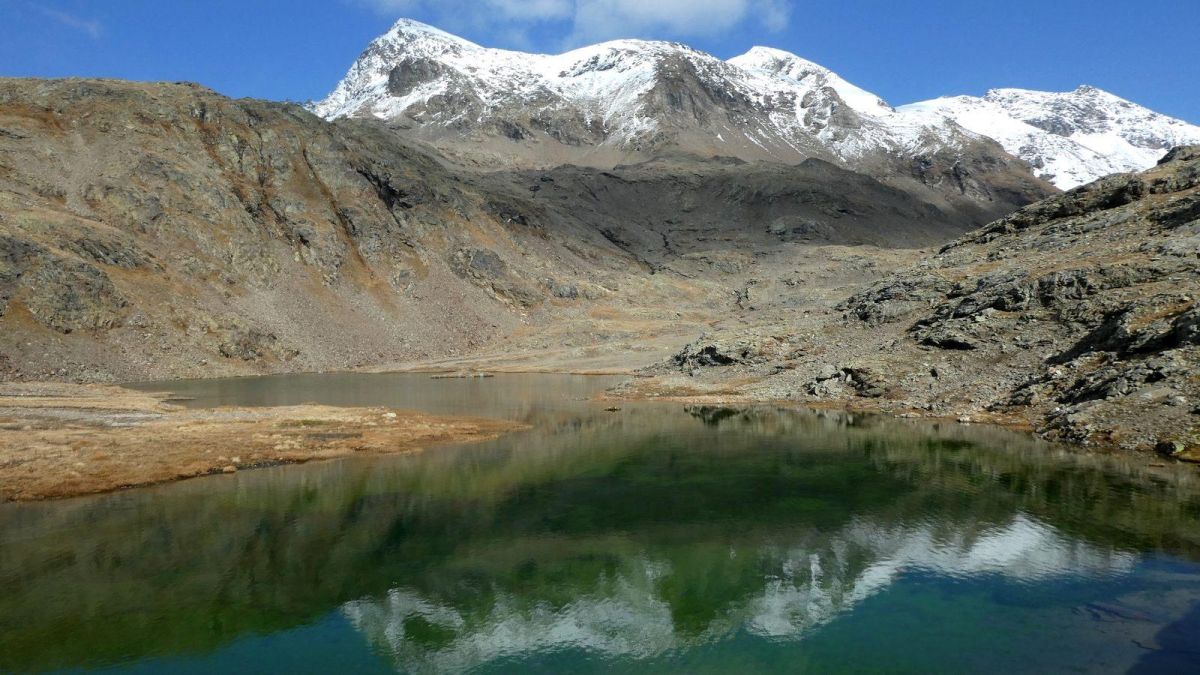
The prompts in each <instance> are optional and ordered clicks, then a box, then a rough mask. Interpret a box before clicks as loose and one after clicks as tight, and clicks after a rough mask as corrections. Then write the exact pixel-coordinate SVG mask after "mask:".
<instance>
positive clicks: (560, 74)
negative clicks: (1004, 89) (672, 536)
mask: <svg viewBox="0 0 1200 675" xmlns="http://www.w3.org/2000/svg"><path fill="white" fill-rule="evenodd" d="M312 109H313V110H314V111H315V112H317V113H318V114H320V115H321V116H323V117H325V118H327V119H337V118H344V117H358V118H364V117H365V118H374V119H380V120H384V121H386V122H387V123H388V124H389V126H390V127H391V128H392V129H393V130H395V131H397V132H398V133H401V134H403V135H405V136H406V137H410V138H416V139H420V140H424V141H428V142H431V143H434V144H435V145H437V146H438V147H439V148H440V149H442V150H443V151H445V152H449V153H452V154H453V155H454V156H455V157H457V158H458V159H459V160H460V161H468V162H473V163H477V164H481V165H485V166H502V167H507V166H513V165H516V166H523V167H527V168H544V167H551V166H556V165H559V164H576V165H586V166H594V167H601V168H611V167H613V166H616V165H619V164H629V163H637V162H642V161H646V160H650V159H662V158H675V159H676V160H681V159H685V158H694V159H700V160H705V159H711V158H713V157H733V158H738V159H741V160H744V161H750V162H756V161H766V162H777V163H786V164H796V163H799V162H801V161H803V160H805V159H810V158H815V159H821V160H824V161H828V162H830V163H833V164H835V165H838V166H841V167H843V168H848V169H852V170H855V171H859V172H863V173H867V174H869V175H871V176H873V177H875V178H878V179H880V180H883V181H885V182H888V183H890V184H894V185H896V186H898V187H901V188H902V189H906V190H922V191H925V192H928V193H930V194H931V195H936V196H937V197H936V198H940V199H947V198H951V199H957V200H958V201H960V202H973V203H975V204H983V205H985V207H987V205H989V204H992V203H995V202H1010V201H1011V200H1012V195H1013V194H1015V193H1020V194H1026V195H1028V194H1033V193H1035V192H1041V193H1042V194H1046V193H1047V191H1048V186H1046V185H1043V184H1040V182H1039V181H1038V180H1036V179H1034V178H1033V177H1032V176H1031V175H1030V173H1029V170H1028V167H1027V166H1026V165H1024V164H1023V163H1022V162H1020V161H1016V160H1014V159H1013V158H1012V156H1010V155H1009V154H1008V153H1007V152H1005V151H1004V150H1003V149H1002V148H1001V147H1000V146H999V145H998V144H996V143H995V142H994V141H992V140H991V139H988V138H985V137H983V136H980V135H978V134H975V133H972V132H969V131H966V130H965V129H963V128H962V127H961V126H959V125H958V124H957V123H956V122H954V121H953V120H951V119H949V118H948V117H947V116H945V115H940V114H934V115H930V114H926V113H925V112H923V111H918V112H907V111H903V110H897V109H894V108H892V107H891V106H889V105H888V104H887V103H885V102H884V101H883V100H882V99H880V98H879V97H877V96H875V95H873V94H870V93H869V92H866V91H864V90H862V89H860V88H858V87H856V86H854V85H852V84H850V83H849V82H847V81H846V80H844V79H842V78H841V77H839V76H838V75H837V74H835V73H833V72H831V71H829V70H828V69H826V68H823V67H821V66H819V65H817V64H815V63H812V62H809V61H806V60H804V59H802V58H800V57H798V56H795V55H794V54H789V53H787V52H783V51H779V50H774V49H767V48H763V47H756V48H754V49H752V50H751V51H749V52H748V53H746V54H744V55H742V56H739V57H736V58H733V59H730V60H729V61H722V60H721V59H718V58H716V57H714V56H712V55H710V54H706V53H704V52H700V51H697V50H694V49H691V48H689V47H687V46H685V45H681V44H677V43H666V42H647V41H638V40H618V41H614V42H606V43H603V44H599V45H594V46H591V47H585V48H582V49H578V50H575V51H571V52H567V53H565V54H560V55H542V54H526V53H519V52H510V51H504V50H499V49H488V48H485V47H481V46H479V45H476V44H474V43H471V42H468V41H466V40H464V39H462V38H459V37H456V36H453V35H450V34H448V33H445V32H443V31H440V30H438V29H436V28H433V27H431V26H427V25H424V24H421V23H418V22H414V21H410V20H401V21H399V22H397V23H396V24H395V26H393V27H392V29H391V30H390V31H388V32H387V33H386V34H384V35H382V36H380V37H379V38H377V39H376V40H374V41H373V42H372V43H371V44H370V45H369V46H368V47H367V49H366V51H364V52H363V54H362V55H361V56H360V57H359V58H358V60H357V61H356V62H355V63H354V65H353V66H352V67H351V68H350V71H349V72H348V73H347V75H346V77H345V79H343V80H342V81H341V82H340V83H339V84H338V85H337V87H336V88H335V89H334V91H333V92H332V93H331V94H330V95H329V96H328V97H327V98H326V99H325V100H323V101H321V102H319V103H316V104H315V105H314V106H313V108H312Z"/></svg>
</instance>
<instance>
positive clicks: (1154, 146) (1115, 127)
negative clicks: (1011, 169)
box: [902, 85, 1200, 189]
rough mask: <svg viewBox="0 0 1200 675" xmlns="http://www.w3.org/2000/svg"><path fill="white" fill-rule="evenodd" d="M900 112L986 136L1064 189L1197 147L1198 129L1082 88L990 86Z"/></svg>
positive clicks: (1101, 91)
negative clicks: (978, 93) (941, 118)
mask: <svg viewBox="0 0 1200 675" xmlns="http://www.w3.org/2000/svg"><path fill="white" fill-rule="evenodd" d="M902 110H907V111H910V112H920V113H923V114H941V115H945V116H946V117H948V118H950V119H953V120H954V121H956V122H957V123H959V124H961V125H962V126H963V127H965V128H967V129H970V130H972V131H974V132H976V133H979V134H984V135H987V136H990V137H992V138H994V139H996V140H997V141H998V142H999V143H1000V144H1001V145H1003V146H1004V148H1005V149H1006V150H1008V151H1009V152H1010V153H1012V154H1014V155H1016V156H1018V157H1020V158H1022V159H1024V160H1026V161H1028V162H1029V163H1030V164H1032V165H1033V166H1034V168H1035V170H1036V172H1037V174H1038V175H1039V176H1040V177H1041V178H1044V179H1046V180H1048V181H1050V182H1052V183H1054V184H1055V185H1057V186H1058V187H1060V188H1063V189H1069V188H1072V187H1075V186H1077V185H1082V184H1084V183H1089V182H1091V181H1093V180H1095V179H1097V178H1100V177H1103V176H1106V175H1108V174H1112V173H1121V172H1128V171H1141V170H1145V169H1147V168H1150V167H1151V166H1154V164H1155V163H1156V162H1157V161H1158V160H1159V159H1161V158H1162V156H1163V154H1164V153H1166V151H1167V150H1169V149H1170V148H1172V147H1175V146H1178V145H1187V144H1192V143H1197V142H1200V127H1197V126H1194V125H1191V124H1188V123H1187V122H1184V121H1182V120H1178V119H1174V118H1171V117H1167V116H1166V115H1162V114H1159V113H1156V112H1154V111H1152V110H1149V109H1147V108H1145V107H1143V106H1140V105H1137V104H1136V103H1132V102H1130V101H1127V100H1125V99H1123V98H1121V97H1119V96H1116V95H1115V94H1111V93H1109V92H1106V91H1104V90H1102V89H1097V88H1096V87H1092V86H1087V85H1084V86H1081V87H1079V88H1078V89H1075V90H1074V91H1069V92H1044V91H1031V90H1027V89H993V90H991V91H989V92H988V93H987V94H986V95H984V96H983V97H973V96H956V97H949V98H940V99H934V100H932V101H925V102H922V103H915V104H912V105H910V106H904V108H902Z"/></svg>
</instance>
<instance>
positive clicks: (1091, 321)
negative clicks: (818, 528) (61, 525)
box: [644, 146, 1200, 460]
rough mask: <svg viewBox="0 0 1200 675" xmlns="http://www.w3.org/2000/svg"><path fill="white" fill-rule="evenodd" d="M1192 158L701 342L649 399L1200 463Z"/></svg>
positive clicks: (1198, 197)
mask: <svg viewBox="0 0 1200 675" xmlns="http://www.w3.org/2000/svg"><path fill="white" fill-rule="evenodd" d="M1198 299H1200V146H1192V147H1182V148H1179V149H1176V150H1173V151H1171V152H1170V153H1169V154H1168V155H1167V156H1166V157H1165V158H1164V159H1163V160H1162V162H1161V164H1159V165H1158V166H1157V167H1155V168H1153V169H1151V170H1149V171H1146V172H1144V173H1140V174H1121V175H1116V176H1111V177H1108V178H1105V179H1103V180H1100V181H1097V182H1094V183H1091V184H1089V185H1086V186H1083V187H1080V188H1077V189H1075V190H1072V191H1070V192H1067V193H1065V194H1063V195H1060V196H1056V197H1052V198H1050V199H1047V200H1045V201H1042V202H1039V203H1037V204H1033V205H1031V206H1028V207H1026V208H1024V209H1021V210H1020V211H1018V212H1016V213H1014V214H1012V215H1010V216H1008V217H1006V218H1003V219H1001V220H998V221H996V222H995V223H992V224H991V225H989V226H987V227H985V228H983V229H980V230H978V231H975V232H972V233H971V234H969V235H967V236H965V237H962V238H960V239H958V240H957V241H955V242H954V243H951V244H949V245H947V246H945V247H944V248H943V249H942V250H941V251H940V252H938V253H937V254H936V255H933V256H930V257H928V258H925V259H924V260H922V261H921V262H920V263H918V264H917V265H915V266H913V267H911V268H910V269H908V270H906V271H901V272H897V273H894V274H891V275H888V276H886V277H885V278H884V279H882V280H880V281H878V282H877V283H875V284H874V285H872V286H870V287H869V288H868V289H866V290H864V291H862V292H860V293H857V294H855V295H853V296H852V297H850V298H849V299H847V300H846V301H845V302H843V303H842V304H841V305H840V306H839V307H838V308H836V309H834V310H831V311H829V312H826V313H825V314H823V315H814V316H802V315H796V314H788V313H777V314H775V315H772V316H765V317H763V318H761V319H760V320H759V323H758V325H757V326H756V327H753V328H749V329H747V328H740V329H736V330H726V331H721V332H714V333H712V334H710V335H708V336H706V337H705V338H703V339H701V340H700V341H698V342H696V343H693V344H692V345H689V346H688V348H686V349H685V350H683V351H682V352H680V353H679V354H678V355H677V356H676V357H675V358H674V360H673V361H672V362H671V363H670V364H668V365H666V366H663V367H662V368H660V369H659V370H658V371H657V372H658V373H659V375H660V378H659V379H658V380H657V381H655V382H654V383H652V384H650V385H646V386H645V388H644V391H649V392H651V393H658V394H664V393H668V394H684V395H704V394H710V393H714V392H720V393H721V394H722V395H723V396H725V397H730V396H731V395H732V396H733V397H734V398H737V397H745V398H748V399H755V400H762V399H791V400H799V401H810V402H816V401H837V402H838V403H839V404H847V405H852V406H862V407H867V408H874V409H883V410H889V411H893V412H900V413H905V414H912V415H933V416H948V417H955V418H960V419H961V420H962V421H971V420H993V419H1003V420H1010V421H1011V420H1024V421H1027V422H1028V423H1029V424H1031V425H1032V426H1033V427H1034V428H1036V429H1037V430H1038V431H1039V432H1041V433H1042V434H1043V435H1045V436H1047V437H1050V438H1057V439H1066V440H1072V441H1078V442H1082V443H1085V444H1094V445H1117V446H1122V447H1127V448H1138V449H1158V450H1159V451H1160V452H1163V453H1166V454H1171V455H1177V456H1181V457H1186V458H1191V459H1195V460H1200V378H1198V377H1197V373H1200V300H1198Z"/></svg>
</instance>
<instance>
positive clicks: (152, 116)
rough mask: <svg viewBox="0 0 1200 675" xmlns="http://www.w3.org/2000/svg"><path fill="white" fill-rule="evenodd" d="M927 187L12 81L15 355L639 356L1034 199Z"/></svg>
mask: <svg viewBox="0 0 1200 675" xmlns="http://www.w3.org/2000/svg"><path fill="white" fill-rule="evenodd" d="M924 196H925V195H923V194H919V193H918V192H916V191H905V190H901V189H898V188H896V187H893V186H889V185H885V184H883V183H881V182H879V181H877V180H875V179H873V178H870V177H867V176H864V175H861V174H856V173H852V172H849V171H847V170H845V169H842V168H839V167H837V166H834V165H832V164H830V163H827V162H824V161H821V160H815V159H813V160H809V161H807V162H804V163H801V164H799V165H795V166H788V165H781V164H744V163H741V162H736V161H726V162H709V163H703V164H696V163H691V162H688V163H683V164H673V163H670V162H660V163H656V164H645V165H639V166H627V167H621V168H618V169H613V170H599V169H589V168H577V167H575V168H573V167H561V168H558V169H554V170H544V171H472V170H465V169H462V168H461V167H448V166H446V165H445V163H444V162H443V161H442V160H441V159H440V158H439V157H438V156H437V155H436V153H434V152H433V151H431V150H430V149H429V148H428V147H427V146H423V145H420V144H416V143H413V142H411V141H407V140H405V139H403V138H401V137H399V136H397V135H396V134H394V133H391V132H390V131H389V130H388V129H386V128H385V127H384V126H383V125H382V124H380V123H379V122H377V121H374V120H341V121H338V122H337V123H329V122H326V121H324V120H322V119H320V118H318V117H317V116H315V115H312V114H311V113H309V112H307V111H305V110H303V109H302V108H300V107H298V106H291V105H284V104H275V103H267V102H261V101H249V100H246V101H232V100H229V99H227V98H224V97H221V96H219V95H217V94H215V93H213V92H211V91H208V90H206V89H203V88H202V87H197V86H193V85H171V84H137V83H127V82H116V81H95V80H52V81H47V80H12V79H9V80H0V374H2V376H3V377H7V378H29V379H47V378H53V379H89V380H108V379H124V380H128V379H144V378H160V377H164V378H165V377H185V376H215V375H222V374H235V373H256V372H277V371H295V370H322V369H345V368H352V367H359V366H367V365H380V364H401V363H410V362H412V361H414V360H428V359H435V358H455V357H459V356H462V355H464V354H466V353H474V352H478V351H480V350H485V349H486V350H491V351H492V352H495V353H501V354H510V355H511V354H514V353H519V352H521V351H522V350H525V351H527V352H530V353H533V352H536V353H539V354H543V353H548V352H550V351H553V350H555V349H566V350H569V353H570V355H571V363H570V364H567V366H566V367H568V368H570V369H576V370H577V369H580V368H586V367H587V366H586V365H584V364H587V363H588V362H589V361H588V359H589V358H591V359H598V358H600V356H603V354H600V352H601V351H602V350H603V349H606V348H610V349H611V352H612V353H613V354H616V355H618V356H617V357H616V358H617V359H618V360H617V361H616V362H615V365H616V366H617V367H628V366H629V365H630V363H631V360H632V361H638V360H639V359H644V360H642V361H639V363H645V362H649V361H652V360H653V359H654V358H655V354H656V353H657V352H656V351H655V350H670V349H672V348H674V347H677V345H678V344H680V343H681V342H683V341H686V340H687V339H689V337H691V336H694V335H695V334H697V333H699V332H700V331H701V330H702V329H703V326H705V325H707V324H708V322H710V321H713V320H715V319H716V318H717V317H721V316H728V315H731V314H736V313H739V312H743V311H747V310H744V309H743V308H742V305H746V304H747V303H748V302H749V300H748V298H749V297H750V295H751V294H750V291H749V290H748V289H750V288H751V287H753V288H754V289H755V293H757V292H758V291H759V289H763V288H769V287H773V284H775V283H779V284H783V283H784V281H787V280H790V281H789V283H793V284H794V283H797V280H798V279H803V280H804V283H805V284H806V285H807V287H808V288H809V289H810V290H811V291H812V292H813V293H814V294H822V293H825V292H831V291H832V289H833V288H835V287H840V286H841V285H844V284H845V283H849V282H853V283H862V282H863V281H865V280H870V279H874V278H877V277H878V276H879V275H880V274H882V273H883V272H884V271H886V270H887V269H890V265H892V264H894V263H892V262H890V261H893V260H895V261H900V260H907V259H908V256H909V255H910V254H908V253H905V252H902V251H901V252H895V253H893V252H892V249H894V248H895V247H915V246H922V245H934V244H936V243H938V242H941V241H945V240H947V239H949V238H952V237H954V236H957V235H958V234H960V233H961V232H963V231H964V230H965V229H966V227H968V226H969V225H968V223H971V222H975V223H982V222H986V220H988V219H990V218H991V217H994V216H995V215H996V212H995V211H994V210H999V211H1000V212H1006V211H1007V210H1011V208H1014V207H1015V205H1016V204H1017V203H1023V202H1015V203H1014V202H1004V201H998V202H995V203H992V204H990V205H987V207H986V208H985V207H984V205H979V206H972V205H970V204H965V205H963V204H959V205H954V204H951V203H950V202H949V201H946V200H943V201H940V202H939V201H936V200H933V201H931V200H927V199H925V198H924ZM1014 199H1015V198H1014ZM1026 201H1027V200H1026ZM988 209H992V210H988ZM858 244H869V245H872V246H871V247H868V248H869V249H870V250H867V249H866V248H864V249H862V250H854V249H846V248H845V247H846V246H847V245H858ZM809 272H811V273H812V274H811V275H809V274H808V273H809ZM605 345H610V347H605ZM665 353H669V352H665ZM598 354H599V356H598ZM629 354H634V356H630V355H629ZM638 354H641V356H637V355H638ZM613 365H614V362H612V361H610V362H609V364H608V366H607V367H613ZM634 365H637V364H636V363H635V364H634Z"/></svg>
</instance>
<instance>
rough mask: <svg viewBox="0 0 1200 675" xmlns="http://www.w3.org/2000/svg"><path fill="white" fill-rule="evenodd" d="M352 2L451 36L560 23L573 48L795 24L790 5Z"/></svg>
mask: <svg viewBox="0 0 1200 675" xmlns="http://www.w3.org/2000/svg"><path fill="white" fill-rule="evenodd" d="M352 1H354V2H357V3H358V4H365V5H367V6H370V7H373V8H374V9H376V10H377V11H379V12H380V13H381V14H385V15H388V16H391V17H399V16H403V15H406V14H407V13H413V12H421V13H422V14H423V15H428V16H432V17H435V19H434V20H435V21H436V22H438V23H439V26H440V27H442V28H446V29H447V30H451V31H453V30H454V29H455V28H461V27H464V26H472V27H476V28H481V27H487V28H489V29H492V30H494V31H495V34H496V35H497V36H500V37H518V38H521V39H523V38H524V36H527V33H526V31H527V30H528V29H529V28H532V27H535V26H554V25H555V24H560V23H561V24H562V27H563V29H564V31H563V32H564V35H568V37H567V38H566V39H565V42H566V43H567V44H569V45H578V44H581V43H585V42H588V41H597V40H606V39H612V38H619V37H671V38H686V37H697V36H700V37H707V36H713V35H719V34H720V33H722V32H725V31H729V30H731V29H734V28H736V27H738V26H742V25H746V26H754V27H758V28H762V29H765V30H767V31H771V32H778V31H781V30H783V29H784V28H786V27H787V25H788V22H789V21H790V19H791V0H352ZM518 41H519V40H518Z"/></svg>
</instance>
